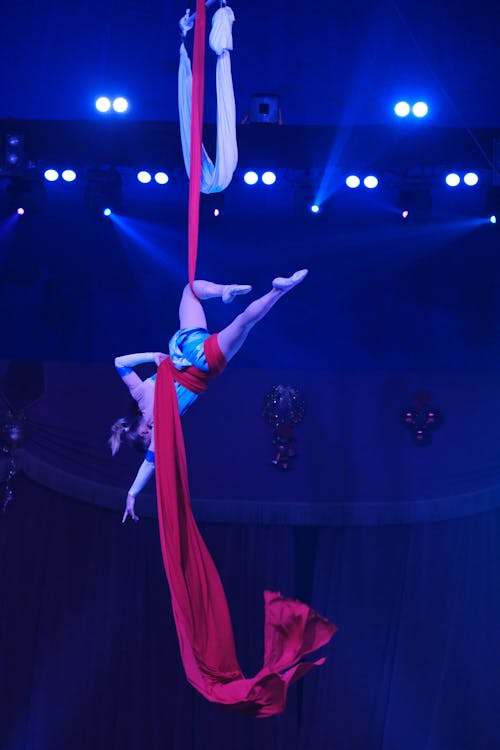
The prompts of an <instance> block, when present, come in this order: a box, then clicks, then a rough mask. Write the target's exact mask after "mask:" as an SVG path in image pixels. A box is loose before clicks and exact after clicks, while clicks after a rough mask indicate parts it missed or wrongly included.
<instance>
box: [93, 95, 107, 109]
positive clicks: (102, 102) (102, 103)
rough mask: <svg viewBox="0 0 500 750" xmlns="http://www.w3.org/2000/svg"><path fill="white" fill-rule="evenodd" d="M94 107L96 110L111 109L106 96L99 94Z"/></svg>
mask: <svg viewBox="0 0 500 750" xmlns="http://www.w3.org/2000/svg"><path fill="white" fill-rule="evenodd" d="M95 108H96V109H97V111H98V112H109V110H110V109H111V102H110V100H109V99H108V97H107V96H100V97H99V99H97V101H96V103H95Z"/></svg>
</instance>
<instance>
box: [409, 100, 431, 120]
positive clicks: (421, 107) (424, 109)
mask: <svg viewBox="0 0 500 750" xmlns="http://www.w3.org/2000/svg"><path fill="white" fill-rule="evenodd" d="M412 112H413V114H414V115H415V117H425V116H426V114H427V113H428V112H429V107H428V106H427V104H426V103H425V102H416V103H415V104H414V105H413V107H412Z"/></svg>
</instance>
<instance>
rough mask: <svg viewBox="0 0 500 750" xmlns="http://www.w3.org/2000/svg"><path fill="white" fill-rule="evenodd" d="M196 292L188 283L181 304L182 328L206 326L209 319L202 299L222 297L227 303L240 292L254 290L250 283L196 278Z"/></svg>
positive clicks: (180, 317) (194, 286)
mask: <svg viewBox="0 0 500 750" xmlns="http://www.w3.org/2000/svg"><path fill="white" fill-rule="evenodd" d="M193 289H194V294H193V291H192V289H191V287H190V286H189V284H187V285H186V286H185V287H184V291H183V292H182V298H181V302H180V305H179V322H180V327H181V328H206V327H207V319H206V317H205V313H204V311H203V306H202V304H201V302H200V300H202V299H212V298H213V297H221V298H222V301H223V302H225V303H229V302H232V301H233V299H234V298H235V297H236V296H237V295H239V294H248V292H251V291H252V287H251V286H250V285H249V284H214V283H213V282H212V281H204V280H203V279H196V281H195V282H194V283H193Z"/></svg>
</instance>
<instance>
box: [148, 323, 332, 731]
mask: <svg viewBox="0 0 500 750" xmlns="http://www.w3.org/2000/svg"><path fill="white" fill-rule="evenodd" d="M205 353H206V356H207V361H208V363H209V366H211V369H212V372H211V373H201V372H200V371H197V375H196V378H197V379H198V380H199V381H200V382H201V381H205V385H206V381H207V379H208V378H209V377H210V375H212V374H214V373H215V372H219V371H221V370H222V369H223V367H224V365H225V359H224V357H223V355H222V352H221V351H220V348H219V346H218V343H217V337H216V336H212V337H211V338H210V339H207V342H206V343H205ZM168 362H169V360H165V361H164V362H162V364H161V365H160V367H159V368H158V374H157V378H156V387H155V407H154V424H155V445H156V488H157V500H158V519H159V528H160V539H161V548H162V554H163V562H164V566H165V571H166V574H167V578H168V582H169V585H170V592H171V597H172V609H173V614H174V619H175V624H176V629H177V636H178V639H179V646H180V652H181V658H182V662H183V665H184V669H185V672H186V677H187V679H188V681H189V682H190V683H191V685H193V687H195V688H196V690H198V691H199V692H200V693H201V694H202V695H203V696H205V698H207V699H208V700H209V701H212V702H214V703H219V704H221V705H224V706H226V707H229V708H232V709H235V710H237V711H239V712H241V713H246V714H248V715H251V716H258V717H263V716H271V715H272V714H276V713H279V712H281V711H283V709H284V707H285V702H286V694H287V690H288V686H289V685H290V684H291V683H292V682H294V681H295V680H297V679H299V678H300V677H302V676H303V675H304V674H305V673H306V672H307V671H309V669H311V668H312V667H313V666H315V665H319V664H322V663H323V661H324V659H319V660H318V661H316V662H313V663H304V662H300V659H302V657H303V656H305V655H307V654H309V653H311V652H313V651H315V650H316V649H318V648H319V647H320V646H322V645H324V644H325V643H327V642H328V641H329V640H330V638H331V637H332V635H333V634H334V633H335V630H336V627H335V625H333V624H332V623H331V622H329V621H328V620H326V619H325V618H323V617H321V616H320V615H319V614H317V613H316V612H314V611H313V610H312V609H310V608H309V607H308V606H307V605H305V604H302V603H301V602H299V601H295V600H291V599H286V598H285V597H283V596H281V594H279V593H273V592H270V591H266V592H264V606H265V631H264V643H265V649H264V664H263V667H262V669H261V670H260V671H259V672H258V673H257V674H256V675H255V677H252V678H245V676H244V675H243V673H242V671H241V668H240V666H239V664H238V660H237V657H236V648H235V643H234V636H233V628H232V624H231V618H230V614H229V608H228V604H227V600H226V595H225V592H224V589H223V586H222V583H221V580H220V577H219V574H218V572H217V569H216V567H215V564H214V562H213V560H212V558H211V556H210V553H209V551H208V549H207V547H206V545H205V543H204V541H203V539H202V537H201V534H200V532H199V530H198V527H197V525H196V522H195V520H194V517H193V514H192V511H191V502H190V494H189V484H188V474H187V463H186V453H185V448H184V439H183V434H182V427H181V422H180V416H179V411H178V405H177V396H176V392H175V384H174V375H175V378H176V379H178V380H180V379H181V378H182V376H183V374H182V373H181V374H179V375H177V374H176V372H177V371H175V370H173V369H172V368H171V366H170V365H169V364H168ZM191 375H193V373H191Z"/></svg>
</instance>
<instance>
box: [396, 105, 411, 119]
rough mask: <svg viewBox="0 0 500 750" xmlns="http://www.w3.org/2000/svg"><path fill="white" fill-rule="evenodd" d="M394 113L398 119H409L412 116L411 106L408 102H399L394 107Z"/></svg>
mask: <svg viewBox="0 0 500 750" xmlns="http://www.w3.org/2000/svg"><path fill="white" fill-rule="evenodd" d="M394 112H395V113H396V115H397V116H398V117H407V116H408V115H409V114H410V105H409V104H408V102H398V103H397V104H396V106H395V107H394Z"/></svg>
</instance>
